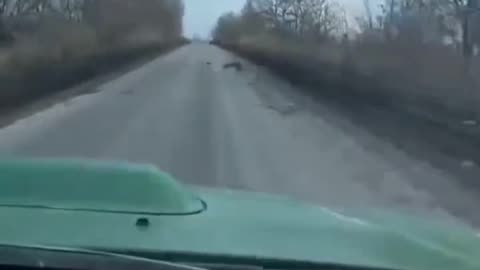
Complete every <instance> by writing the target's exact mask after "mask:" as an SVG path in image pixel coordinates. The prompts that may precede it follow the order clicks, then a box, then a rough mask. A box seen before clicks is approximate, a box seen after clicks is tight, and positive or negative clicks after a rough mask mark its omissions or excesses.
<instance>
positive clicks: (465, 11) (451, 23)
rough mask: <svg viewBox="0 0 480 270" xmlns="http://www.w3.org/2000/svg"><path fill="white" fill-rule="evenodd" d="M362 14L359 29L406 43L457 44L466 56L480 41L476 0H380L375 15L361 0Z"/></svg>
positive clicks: (369, 3)
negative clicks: (377, 12) (363, 14)
mask: <svg viewBox="0 0 480 270" xmlns="http://www.w3.org/2000/svg"><path fill="white" fill-rule="evenodd" d="M364 6H365V10H366V17H365V18H360V19H359V23H360V25H361V27H362V30H363V32H366V33H370V34H372V33H377V34H379V36H381V37H382V38H384V39H386V40H389V41H392V40H395V39H404V40H408V41H409V42H410V43H415V42H416V43H443V44H444V45H448V44H451V45H457V47H458V48H460V49H461V51H462V52H463V54H464V55H465V56H467V57H470V56H471V55H472V54H473V48H474V46H475V44H479V43H480V9H479V5H478V0H384V1H383V2H382V4H381V5H380V10H381V14H379V15H377V16H375V15H374V13H373V12H372V8H373V7H372V3H371V1H370V0H364Z"/></svg>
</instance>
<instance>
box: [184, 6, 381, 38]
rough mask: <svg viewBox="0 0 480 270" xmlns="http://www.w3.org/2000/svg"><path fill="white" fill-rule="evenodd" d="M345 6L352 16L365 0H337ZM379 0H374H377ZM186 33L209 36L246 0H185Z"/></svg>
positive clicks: (239, 8) (357, 11)
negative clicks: (215, 26)
mask: <svg viewBox="0 0 480 270" xmlns="http://www.w3.org/2000/svg"><path fill="white" fill-rule="evenodd" d="M335 1H337V2H338V3H340V4H341V5H343V6H344V7H345V9H346V10H347V11H348V13H349V14H350V16H358V14H361V13H362V12H363V0H335ZM375 1H378V0H374V1H372V2H375ZM184 2H185V7H186V11H185V34H186V35H187V36H192V35H194V34H198V35H200V36H202V37H208V36H209V35H210V32H211V30H212V28H213V27H214V25H215V23H216V21H217V19H218V17H220V15H222V14H223V13H225V12H228V11H239V10H241V8H242V7H243V4H244V3H245V0H184Z"/></svg>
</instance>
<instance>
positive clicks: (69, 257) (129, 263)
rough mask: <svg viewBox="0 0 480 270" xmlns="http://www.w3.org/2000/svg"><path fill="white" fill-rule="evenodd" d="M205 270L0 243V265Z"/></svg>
mask: <svg viewBox="0 0 480 270" xmlns="http://www.w3.org/2000/svg"><path fill="white" fill-rule="evenodd" d="M8 266H12V267H29V268H33V269H34V268H50V269H52V268H55V269H85V270H97V269H102V270H103V269H115V270H117V269H118V270H123V269H124V270H132V269H135V270H136V269H143V270H205V269H203V268H199V267H193V266H188V265H183V264H177V263H171V262H167V261H160V260H152V259H147V258H142V257H135V256H128V255H123V254H117V253H109V252H102V251H95V250H89V249H76V248H63V247H50V246H36V245H18V244H0V268H2V267H8Z"/></svg>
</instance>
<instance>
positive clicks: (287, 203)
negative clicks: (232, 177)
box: [0, 164, 480, 270]
mask: <svg viewBox="0 0 480 270" xmlns="http://www.w3.org/2000/svg"><path fill="white" fill-rule="evenodd" d="M9 167H11V164H10V165H9ZM37 169H38V168H37ZM95 170H96V173H97V172H98V168H97V169H95ZM129 171H132V170H130V169H129ZM133 171H135V170H133ZM0 172H1V165H0ZM115 172H118V171H115ZM49 173H51V172H49ZM109 173H110V172H109V171H108V170H107V173H106V174H105V173H103V174H99V175H102V177H103V176H107V175H108V174H109ZM54 174H56V172H55V173H54ZM62 174H63V175H65V171H62ZM153 174H156V172H153ZM14 175H15V174H14ZM52 175H53V174H52ZM52 175H50V176H52ZM99 175H97V176H99ZM99 179H100V177H99ZM1 180H2V179H1V178H0V181H1ZM169 181H170V180H169ZM90 184H93V182H92V183H90ZM174 187H175V191H176V192H177V191H178V184H174ZM122 192H123V191H122ZM119 194H121V193H119ZM185 194H187V195H185ZM190 194H196V195H195V198H196V196H198V197H199V198H201V200H202V202H203V205H204V208H203V210H201V211H196V212H185V213H170V212H167V213H164V214H161V213H160V214H159V213H153V214H152V213H149V212H148V213H130V212H125V213H121V212H116V211H103V212H102V211H93V210H91V209H62V208H61V207H56V208H45V207H32V206H25V205H21V206H20V207H18V206H12V205H3V206H2V205H1V200H0V217H1V221H0V232H1V233H0V243H10V244H29V245H32V244H35V245H47V246H61V247H82V248H93V249H97V248H98V249H108V250H131V251H145V252H169V253H172V252H173V253H189V254H205V255H228V256H238V257H256V258H266V259H280V260H295V261H309V262H318V263H335V264H346V265H354V266H367V267H375V268H377V267H378V268H386V269H405V270H417V269H418V270H442V269H445V270H452V269H456V270H463V269H480V257H479V255H480V238H478V236H477V235H476V234H475V232H474V231H473V230H471V229H469V228H467V227H465V226H462V225H459V224H453V223H452V224H451V223H445V224H440V223H434V222H427V221H425V220H423V219H421V218H417V217H406V216H399V215H395V214H392V213H388V212H381V211H372V210H370V211H360V210H356V211H353V210H350V211H348V212H345V211H337V210H333V209H329V208H324V207H319V206H316V205H311V204H307V203H302V202H298V201H295V200H292V199H288V198H284V197H278V196H273V195H267V194H262V193H253V192H241V191H229V190H222V189H206V188H198V187H191V188H189V190H188V191H187V190H184V195H182V196H186V197H188V198H189V199H188V200H190ZM47 195H48V194H47ZM109 197H110V198H113V197H114V196H113V195H110V196H109ZM192 198H193V197H192ZM180 204H181V203H180ZM172 205H173V206H174V207H178V205H179V204H177V203H175V204H172ZM195 205H196V204H195ZM197 207H198V205H197V206H194V207H193V208H194V210H195V209H197ZM190 208H191V206H190V204H189V206H188V207H186V208H182V209H190ZM171 209H174V208H171ZM133 210H134V209H133ZM160 210H162V209H160ZM197 210H198V209H197ZM139 218H146V219H148V221H149V224H148V226H143V227H139V226H136V225H138V224H136V222H137V221H138V220H139Z"/></svg>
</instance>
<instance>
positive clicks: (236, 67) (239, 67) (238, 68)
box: [223, 61, 243, 71]
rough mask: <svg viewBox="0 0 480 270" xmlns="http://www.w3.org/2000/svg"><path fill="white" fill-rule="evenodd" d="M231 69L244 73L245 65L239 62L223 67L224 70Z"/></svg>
mask: <svg viewBox="0 0 480 270" xmlns="http://www.w3.org/2000/svg"><path fill="white" fill-rule="evenodd" d="M229 68H233V69H235V70H236V71H242V70H243V65H242V63H240V62H238V61H235V62H230V63H226V64H225V65H223V69H229Z"/></svg>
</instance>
